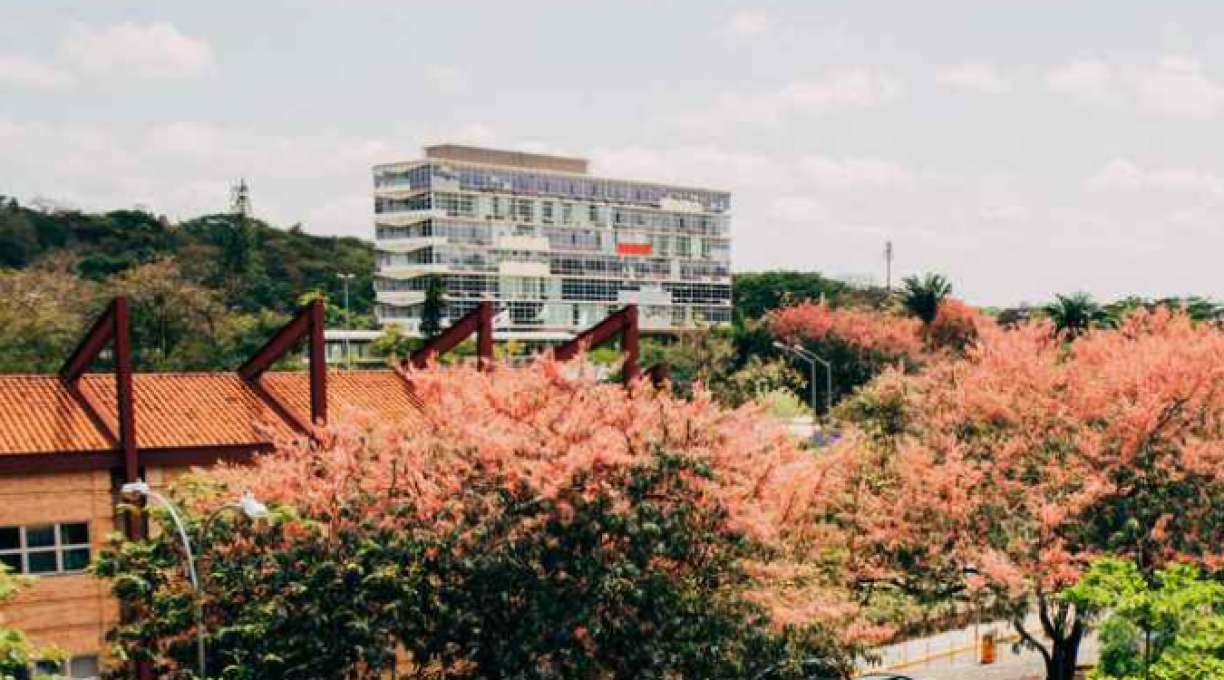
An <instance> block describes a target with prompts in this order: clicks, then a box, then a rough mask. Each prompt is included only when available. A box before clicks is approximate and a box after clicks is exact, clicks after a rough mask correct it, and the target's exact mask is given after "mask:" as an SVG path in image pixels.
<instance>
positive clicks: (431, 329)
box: [421, 274, 446, 339]
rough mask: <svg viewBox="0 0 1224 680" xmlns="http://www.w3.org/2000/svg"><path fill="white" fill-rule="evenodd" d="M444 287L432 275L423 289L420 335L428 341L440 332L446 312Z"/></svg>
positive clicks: (440, 279) (437, 276)
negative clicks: (423, 301)
mask: <svg viewBox="0 0 1224 680" xmlns="http://www.w3.org/2000/svg"><path fill="white" fill-rule="evenodd" d="M445 295H446V285H445V282H444V281H443V279H442V277H441V276H439V275H437V274H434V275H432V276H430V277H429V282H428V284H427V285H426V287H425V303H424V304H423V305H422V306H421V335H422V337H424V338H425V339H430V338H433V337H434V336H436V335H437V334H438V333H441V332H442V317H443V315H444V314H445V312H446V300H445V299H444V297H443V296H445Z"/></svg>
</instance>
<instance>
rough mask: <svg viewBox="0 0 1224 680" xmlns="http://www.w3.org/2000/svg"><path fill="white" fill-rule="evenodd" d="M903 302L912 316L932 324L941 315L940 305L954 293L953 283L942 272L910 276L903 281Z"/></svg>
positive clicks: (924, 322)
mask: <svg viewBox="0 0 1224 680" xmlns="http://www.w3.org/2000/svg"><path fill="white" fill-rule="evenodd" d="M901 283H902V284H903V288H902V290H901V304H902V306H903V307H905V310H906V311H907V312H909V314H910V315H911V316H914V317H917V318H919V319H921V320H922V323H923V324H924V325H926V326H930V325H931V323H933V322H934V321H935V317H936V316H938V315H939V305H940V304H941V303H942V302H943V301H944V299H945V298H947V297H948V296H950V295H951V294H952V284H951V283H949V282H948V279H946V278H944V276H943V275H941V274H926V275H925V276H922V277H918V276H909V277H906V278H905V279H904V280H903V281H902V282H901Z"/></svg>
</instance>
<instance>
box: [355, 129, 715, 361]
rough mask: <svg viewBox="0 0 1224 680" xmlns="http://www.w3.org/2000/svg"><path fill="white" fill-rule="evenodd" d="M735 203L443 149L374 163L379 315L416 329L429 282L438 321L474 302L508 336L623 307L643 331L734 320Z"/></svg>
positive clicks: (571, 328)
mask: <svg viewBox="0 0 1224 680" xmlns="http://www.w3.org/2000/svg"><path fill="white" fill-rule="evenodd" d="M730 208H731V195H730V194H729V193H728V192H725V191H715V190H710V189H697V188H690V187H681V186H669V185H663V184H656V183H652V182H645V181H638V180H622V179H606V178H601V177H594V176H592V175H590V174H589V173H588V162H587V161H586V160H585V159H580V158H565V157H560V156H548V155H541V154H530V153H518V152H511V151H497V150H492V149H480V148H474V147H467V146H457V145H451V144H447V145H441V146H431V147H426V149H425V158H424V159H422V160H416V161H408V162H401V163H390V164H385V165H378V166H375V168H374V222H375V229H376V248H377V251H378V252H377V276H376V278H375V289H376V292H377V302H378V306H377V313H378V318H379V320H380V321H381V322H382V323H383V324H384V325H386V324H400V325H401V326H402V327H403V328H404V329H405V330H406V331H407V332H409V333H414V332H417V331H418V329H419V325H420V321H421V312H422V308H423V305H424V301H425V291H426V289H427V288H428V287H429V281H430V279H431V278H432V277H434V276H437V277H440V279H441V281H442V284H443V288H444V290H445V293H444V300H445V305H444V307H445V312H444V325H445V323H447V322H449V321H450V320H454V319H457V318H459V317H461V316H462V315H464V314H466V313H467V312H469V311H471V310H472V309H474V308H475V307H476V305H477V304H478V303H479V302H480V301H482V300H492V301H495V302H496V303H497V305H498V308H499V310H500V314H499V318H498V325H497V331H498V334H499V335H500V336H502V337H517V338H526V339H533V338H534V339H541V340H550V339H561V338H566V337H569V336H571V335H573V334H574V333H575V332H577V331H580V330H582V329H584V328H587V327H590V326H592V325H594V324H596V323H598V322H599V321H601V320H602V319H603V318H604V317H606V316H607V315H608V314H609V313H611V312H613V311H615V310H617V309H619V308H620V307H623V306H624V305H626V304H629V303H636V304H637V305H638V309H639V315H640V323H641V328H642V329H643V330H644V331H660V332H663V331H679V330H686V329H694V328H700V327H705V326H711V325H718V324H725V323H728V322H730V321H731V271H730V265H731V262H730V260H731V238H730V229H731V215H730Z"/></svg>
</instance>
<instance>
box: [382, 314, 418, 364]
mask: <svg viewBox="0 0 1224 680" xmlns="http://www.w3.org/2000/svg"><path fill="white" fill-rule="evenodd" d="M420 346H421V341H420V339H419V338H411V337H408V336H407V335H405V334H404V331H403V329H402V328H400V326H399V324H391V325H389V326H387V327H386V328H384V329H383V332H382V333H381V334H379V336H378V337H377V338H375V340H374V342H373V343H371V344H370V351H372V352H373V353H374V354H377V355H379V356H383V357H387V362H388V363H389V364H391V365H395V364H398V363H399V362H400V361H401V360H403V359H406V358H407V357H408V356H409V355H411V354H412V353H413V352H414V351H416V349H417V348H418V347H420Z"/></svg>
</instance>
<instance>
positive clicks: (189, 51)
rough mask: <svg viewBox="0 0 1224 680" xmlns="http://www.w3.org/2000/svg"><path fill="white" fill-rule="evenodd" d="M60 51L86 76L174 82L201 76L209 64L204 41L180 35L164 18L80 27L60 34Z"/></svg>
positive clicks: (208, 50)
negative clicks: (147, 21)
mask: <svg viewBox="0 0 1224 680" xmlns="http://www.w3.org/2000/svg"><path fill="white" fill-rule="evenodd" d="M60 51H61V54H62V56H63V58H64V59H65V60H66V61H67V62H69V63H70V64H72V65H73V67H74V68H75V69H76V70H77V71H79V72H80V73H82V74H85V75H89V76H102V77H117V78H138V79H171V80H172V79H183V78H194V77H197V76H200V75H202V74H204V73H206V72H207V71H208V70H209V69H210V68H212V66H213V50H212V47H211V46H210V45H209V43H208V42H207V41H206V40H203V39H200V38H192V37H190V36H187V35H184V34H183V33H181V32H180V31H179V30H178V28H176V27H175V26H174V25H173V24H170V23H166V22H156V23H149V24H136V23H130V22H127V23H121V24H112V25H109V26H102V27H97V28H94V27H88V26H78V27H77V28H76V29H75V30H73V31H72V32H71V33H70V34H69V35H68V36H67V37H66V38H64V40H63V42H62V43H61V46H60Z"/></svg>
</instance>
